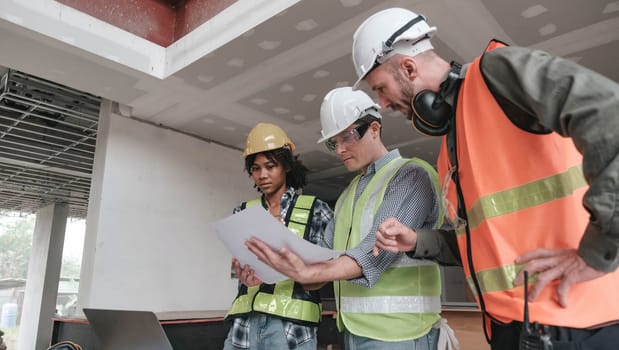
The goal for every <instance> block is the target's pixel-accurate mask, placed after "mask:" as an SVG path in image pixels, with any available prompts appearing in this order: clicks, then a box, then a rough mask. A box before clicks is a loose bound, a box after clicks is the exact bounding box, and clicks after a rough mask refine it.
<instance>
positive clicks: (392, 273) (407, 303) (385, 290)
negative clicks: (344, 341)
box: [333, 157, 442, 342]
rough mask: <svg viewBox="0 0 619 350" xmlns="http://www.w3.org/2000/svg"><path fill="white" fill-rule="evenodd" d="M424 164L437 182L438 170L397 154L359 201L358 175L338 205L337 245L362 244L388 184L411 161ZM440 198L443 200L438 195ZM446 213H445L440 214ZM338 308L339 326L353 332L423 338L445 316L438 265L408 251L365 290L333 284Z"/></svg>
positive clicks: (385, 337) (390, 337) (384, 338)
mask: <svg viewBox="0 0 619 350" xmlns="http://www.w3.org/2000/svg"><path fill="white" fill-rule="evenodd" d="M409 162H411V163H415V164H418V165H421V166H422V167H423V168H424V169H426V170H427V171H428V172H430V175H431V176H432V177H433V181H434V183H435V184H436V188H435V192H436V193H437V195H438V178H437V175H436V171H435V170H434V169H433V168H432V167H431V166H430V165H429V164H427V163H426V162H424V161H423V160H420V159H403V158H401V157H399V158H396V159H394V160H392V161H390V162H389V163H387V164H386V165H385V166H383V167H382V168H380V169H379V170H378V171H377V172H376V174H375V175H374V177H373V178H372V179H371V180H370V182H369V183H368V185H367V187H366V188H365V189H364V190H363V192H362V194H361V195H360V196H359V198H358V200H357V201H355V192H356V189H357V185H358V183H359V179H360V175H358V176H357V177H356V178H355V179H353V181H352V182H351V183H350V185H349V186H348V187H347V188H346V189H345V190H344V192H342V194H341V195H340V197H339V198H338V201H337V203H336V205H335V218H336V221H335V237H334V242H333V247H334V249H337V250H346V249H349V248H351V247H355V246H357V245H358V244H359V243H360V242H361V241H362V240H363V238H364V237H365V236H366V235H367V234H368V233H369V231H370V229H371V227H372V223H373V221H374V216H375V214H376V211H377V210H378V208H379V207H380V205H381V203H382V201H383V197H384V195H385V191H386V189H387V185H388V184H389V182H390V181H391V179H392V178H393V176H394V175H395V174H397V172H398V171H399V170H400V168H401V167H402V166H404V165H405V164H407V163H409ZM437 200H438V199H437ZM441 216H442V215H441ZM333 285H334V289H335V298H336V302H337V307H338V319H337V326H338V329H339V330H340V331H342V330H343V329H344V328H346V329H347V330H348V331H349V332H351V333H352V334H355V335H358V336H363V337H366V338H371V339H377V340H381V341H392V342H393V341H404V340H410V339H416V338H419V337H421V336H423V335H425V334H426V333H428V332H429V331H430V328H431V327H432V325H433V324H434V323H435V322H436V321H438V320H439V319H440V315H439V313H440V311H441V302H440V294H441V284H440V272H439V267H438V265H437V264H436V263H434V262H431V261H428V260H418V259H411V258H409V257H408V256H406V254H403V253H402V254H401V257H400V258H399V259H398V260H397V261H396V262H394V263H393V264H392V265H391V266H390V267H389V268H388V269H387V270H385V272H384V273H383V274H382V275H381V277H380V280H379V281H378V282H377V283H376V284H375V285H374V286H372V288H366V287H362V286H359V285H355V284H352V283H350V282H348V281H335V282H333Z"/></svg>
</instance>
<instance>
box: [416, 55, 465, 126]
mask: <svg viewBox="0 0 619 350" xmlns="http://www.w3.org/2000/svg"><path fill="white" fill-rule="evenodd" d="M460 69H461V66H460V65H459V64H458V63H455V62H452V63H451V70H450V71H449V74H447V78H446V79H445V80H444V81H443V82H442V83H441V86H440V89H439V92H438V93H437V92H434V91H430V90H423V91H420V92H418V93H417V94H416V95H415V97H413V100H412V101H411V106H412V108H413V116H412V119H413V127H415V129H417V131H419V132H420V133H422V134H425V135H428V136H442V135H445V134H447V132H448V131H449V128H450V125H451V120H452V119H453V117H454V108H453V105H454V102H455V96H456V94H457V93H458V87H459V86H460V82H461V79H460Z"/></svg>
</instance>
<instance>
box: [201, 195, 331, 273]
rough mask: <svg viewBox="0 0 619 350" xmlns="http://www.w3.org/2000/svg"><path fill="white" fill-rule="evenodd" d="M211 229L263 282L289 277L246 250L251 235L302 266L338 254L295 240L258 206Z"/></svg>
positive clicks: (220, 222)
mask: <svg viewBox="0 0 619 350" xmlns="http://www.w3.org/2000/svg"><path fill="white" fill-rule="evenodd" d="M213 228H214V229H215V232H216V233H217V236H218V237H219V239H220V240H221V241H222V242H223V243H224V245H225V246H226V247H227V248H228V250H229V251H230V252H231V253H232V256H234V257H235V258H236V259H237V260H238V261H239V263H240V264H241V266H245V265H249V266H251V267H252V268H253V270H254V272H255V274H256V276H258V278H260V279H261V280H262V281H263V282H265V283H276V282H280V281H283V280H286V279H288V277H286V276H285V275H283V274H281V273H279V272H277V271H275V270H273V269H272V268H271V267H269V266H268V265H266V264H264V263H263V262H261V261H259V260H258V258H257V257H256V256H255V255H254V254H252V253H251V252H250V251H248V249H247V247H246V246H245V242H246V241H247V240H249V239H250V238H251V237H253V236H255V237H257V238H259V239H260V240H261V241H263V242H264V243H265V244H266V245H268V246H269V247H270V248H272V249H273V250H274V251H276V252H277V251H279V250H280V249H281V248H283V247H286V248H287V249H289V250H290V251H291V252H294V253H295V254H296V255H298V256H299V258H300V259H301V260H302V262H303V263H305V264H313V263H317V262H321V261H327V260H330V259H333V258H336V257H338V256H339V255H340V252H337V251H333V250H331V249H326V248H322V247H319V246H317V245H315V244H312V243H310V242H308V241H306V240H304V239H303V238H301V237H298V236H297V235H295V234H294V233H293V232H291V231H290V230H289V229H288V228H287V227H286V226H284V225H282V224H281V223H280V222H278V221H277V220H276V219H275V218H274V217H272V216H271V215H269V214H268V213H267V212H266V211H265V210H264V209H263V208H262V207H260V206H252V207H249V208H247V209H245V210H243V211H241V212H239V213H237V214H234V215H231V216H229V217H227V218H224V219H222V220H219V221H217V222H215V223H213Z"/></svg>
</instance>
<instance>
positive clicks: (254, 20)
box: [0, 0, 619, 200]
mask: <svg viewBox="0 0 619 350" xmlns="http://www.w3.org/2000/svg"><path fill="white" fill-rule="evenodd" d="M31 2H32V3H34V5H29V4H30V3H31ZM25 3H28V4H18V2H8V1H2V2H1V3H0V17H1V19H0V45H1V46H0V47H2V50H1V52H0V65H3V66H5V67H9V68H13V69H17V70H20V71H24V72H27V73H29V74H33V75H36V76H39V77H42V78H44V79H49V80H52V81H56V82H59V83H61V84H64V85H67V86H70V87H73V88H76V89H79V90H82V91H85V92H88V93H90V94H94V95H97V96H101V97H104V98H107V99H110V100H113V101H116V102H118V103H119V104H120V105H121V107H122V108H121V110H123V111H124V114H125V115H126V116H128V117H132V118H136V119H140V120H143V121H147V122H149V123H153V124H157V125H159V124H160V125H163V126H165V127H169V128H173V129H177V130H180V131H183V132H186V133H190V134H193V135H196V136H198V137H201V138H203V139H206V140H211V141H214V142H217V143H219V144H223V145H227V146H229V147H232V148H235V149H238V150H241V149H242V148H243V146H244V141H245V137H246V135H247V133H248V132H249V130H250V129H251V128H252V127H253V126H254V125H255V124H256V123H258V122H272V123H276V124H279V125H280V126H282V127H283V128H284V129H285V130H286V131H287V132H288V133H289V135H290V137H291V138H292V139H293V140H294V141H295V142H296V144H297V150H298V153H299V154H300V156H301V159H302V160H303V161H304V163H305V164H306V165H307V166H308V167H309V168H310V169H311V170H312V173H311V175H310V186H309V187H308V188H307V189H306V190H307V192H311V193H317V194H319V195H321V196H322V197H323V198H325V199H328V200H330V199H334V198H336V197H337V195H338V194H339V192H340V191H341V189H342V187H343V186H344V185H345V184H346V183H347V182H348V181H349V179H350V178H351V174H348V173H347V172H346V170H345V169H344V168H343V167H342V166H341V164H340V162H339V161H338V159H337V158H336V157H335V156H334V155H333V154H331V153H329V152H328V151H327V150H326V148H325V147H324V145H322V144H316V140H317V139H318V136H319V133H320V123H319V109H320V104H321V101H322V98H323V96H324V95H325V94H326V93H327V92H328V91H329V90H330V89H332V88H335V87H338V86H345V85H350V84H352V83H353V82H354V79H355V78H354V77H355V75H354V70H353V67H352V64H351V59H350V49H351V44H352V33H353V32H354V30H355V29H356V27H357V26H358V25H359V24H360V23H361V22H362V21H363V20H364V19H365V18H367V17H368V16H369V15H371V14H372V13H374V12H376V11H378V10H380V9H383V8H387V7H393V6H397V7H406V8H410V9H412V10H414V11H416V12H419V13H423V14H425V15H426V16H427V17H428V19H429V21H430V23H431V24H432V25H434V26H437V27H438V32H437V35H436V37H435V39H434V40H433V42H434V44H435V47H436V48H437V51H438V52H439V53H440V54H441V55H443V56H444V57H445V58H447V59H453V60H456V61H460V62H466V61H468V60H471V59H472V58H473V57H474V56H476V55H478V54H480V53H481V52H482V51H483V49H484V47H485V45H486V43H487V42H488V40H489V39H491V38H498V39H500V40H502V41H505V42H507V43H510V44H512V45H522V46H529V47H533V48H538V49H544V50H547V51H550V52H551V53H553V54H557V55H561V56H564V57H568V58H570V59H573V60H574V61H577V62H579V63H581V64H583V65H585V66H587V67H589V68H591V69H593V70H596V71H598V72H600V73H602V74H604V75H606V76H608V77H610V78H611V79H614V80H616V81H619V70H618V69H616V67H615V63H614V62H617V61H619V40H617V39H619V1H605V0H589V1H564V0H537V1H534V0H520V1H510V0H415V1H411V0H407V1H397V0H391V1H375V0H305V1H298V0H293V1H290V0H289V1H278V2H272V1H271V2H269V1H268V0H238V1H236V2H234V4H233V5H231V6H230V7H229V8H227V9H226V10H224V11H222V12H221V13H220V14H218V15H217V16H215V17H213V18H212V19H210V20H208V21H207V22H205V23H204V24H203V25H201V26H200V27H198V29H196V30H195V31H194V32H192V33H189V34H188V35H186V36H185V37H183V38H182V39H180V40H178V41H177V42H175V43H174V44H172V45H170V46H169V47H167V48H163V47H161V46H157V45H155V44H152V43H149V42H148V41H147V40H145V39H142V38H139V37H136V36H134V35H132V34H130V33H128V32H124V31H121V30H118V29H117V28H111V26H110V25H109V24H107V23H103V22H102V21H98V20H96V19H93V18H91V17H89V16H88V15H86V14H83V13H79V12H78V11H75V10H73V9H69V8H67V7H65V6H64V5H62V4H59V3H56V2H54V1H51V0H31V1H30V2H25ZM275 3H277V4H275ZM383 115H384V119H385V122H384V132H383V138H384V140H385V143H386V145H388V147H389V148H394V147H399V148H400V150H401V151H402V153H403V154H404V155H405V156H416V157H420V158H423V159H426V160H428V161H429V162H431V163H435V161H436V157H437V149H438V145H439V142H438V139H436V138H427V137H422V136H420V135H418V134H417V133H416V132H414V131H413V129H412V128H411V127H410V124H409V123H408V122H407V121H405V119H404V118H403V117H401V116H399V115H394V114H393V113H391V112H386V113H384V114H383ZM241 162H242V160H241V158H240V152H239V164H241Z"/></svg>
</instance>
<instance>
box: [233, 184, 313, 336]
mask: <svg viewBox="0 0 619 350" xmlns="http://www.w3.org/2000/svg"><path fill="white" fill-rule="evenodd" d="M315 200H316V197H315V196H309V195H299V196H297V197H296V201H295V202H294V204H293V206H292V208H291V209H290V210H289V211H288V214H287V215H286V219H285V221H286V226H287V227H288V229H290V230H291V231H293V232H294V233H295V234H296V235H297V236H299V237H302V238H305V239H307V238H308V236H309V231H310V225H309V224H310V223H311V220H312V209H313V207H314V202H315ZM260 204H261V199H260V198H257V199H254V200H251V201H249V202H247V203H244V205H243V206H244V207H249V206H252V205H260ZM251 312H260V313H264V314H269V315H274V316H279V317H281V318H284V319H288V320H290V321H292V322H296V323H301V324H308V325H317V324H318V323H319V322H320V318H321V313H322V304H321V303H320V294H319V293H318V291H306V290H304V289H303V286H302V285H300V284H298V283H296V282H294V281H292V280H285V281H282V282H278V283H275V284H266V283H263V284H260V285H258V286H253V287H247V286H245V285H241V286H240V287H239V293H238V295H237V297H236V299H234V301H233V302H232V307H231V308H230V310H229V311H228V314H227V315H226V319H230V318H234V317H238V316H243V315H247V314H249V313H251Z"/></svg>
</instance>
